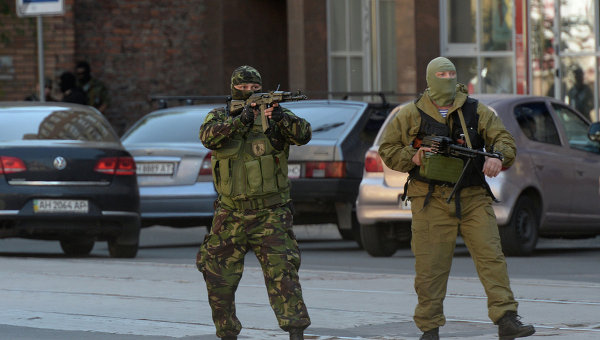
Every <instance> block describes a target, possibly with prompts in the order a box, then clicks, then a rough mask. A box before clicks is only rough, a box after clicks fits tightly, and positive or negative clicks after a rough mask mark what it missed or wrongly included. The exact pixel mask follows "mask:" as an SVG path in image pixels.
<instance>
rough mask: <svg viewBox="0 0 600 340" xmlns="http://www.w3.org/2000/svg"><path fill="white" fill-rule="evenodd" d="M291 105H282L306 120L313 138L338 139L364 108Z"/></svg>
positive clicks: (318, 104)
mask: <svg viewBox="0 0 600 340" xmlns="http://www.w3.org/2000/svg"><path fill="white" fill-rule="evenodd" d="M290 104H292V103H285V104H282V105H283V106H286V107H287V108H288V109H290V110H292V112H293V113H294V114H295V115H296V116H299V117H302V118H304V119H306V120H307V121H308V122H309V123H310V126H311V128H312V135H313V138H318V139H338V138H339V137H340V135H341V134H342V133H343V132H344V131H345V130H346V129H347V128H348V126H349V124H350V123H351V122H352V121H353V120H354V119H355V117H356V115H358V114H359V113H360V112H362V111H363V110H364V109H365V107H364V106H361V105H356V104H352V103H347V104H346V103H342V104H341V105H338V104H329V103H328V102H327V101H323V102H322V103H309V104H306V103H300V102H299V103H295V104H297V105H290Z"/></svg>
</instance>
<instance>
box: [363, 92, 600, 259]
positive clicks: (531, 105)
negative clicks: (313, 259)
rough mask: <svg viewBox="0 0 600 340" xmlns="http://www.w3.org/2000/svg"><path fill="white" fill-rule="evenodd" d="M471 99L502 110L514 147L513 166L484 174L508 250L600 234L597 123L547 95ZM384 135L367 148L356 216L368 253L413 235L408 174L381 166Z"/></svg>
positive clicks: (392, 248) (390, 249) (525, 250)
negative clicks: (544, 240) (540, 240)
mask: <svg viewBox="0 0 600 340" xmlns="http://www.w3.org/2000/svg"><path fill="white" fill-rule="evenodd" d="M474 98H476V99H479V100H480V101H481V102H482V103H484V104H486V105H488V106H490V107H491V108H492V110H494V111H495V112H496V113H497V115H498V116H499V117H500V119H501V120H502V122H503V123H504V125H505V126H506V128H507V129H508V130H509V131H510V133H511V134H512V135H513V136H514V138H515V142H516V145H517V157H516V159H515V163H514V164H513V166H512V167H510V168H509V169H507V170H504V171H502V172H500V174H499V175H498V176H497V177H494V178H487V181H488V183H489V185H490V188H491V189H492V192H493V193H494V195H495V196H496V198H498V200H499V201H500V202H499V203H494V204H493V208H494V212H495V215H496V218H497V221H498V225H499V231H500V237H501V241H502V249H503V251H504V253H505V254H506V255H530V254H531V253H532V252H533V251H534V249H535V246H536V243H537V240H538V237H549V238H553V237H566V238H584V237H594V236H596V235H600V143H599V140H600V132H599V130H600V123H591V122H590V121H589V120H588V118H587V117H586V116H585V115H582V114H581V113H579V112H577V111H575V110H574V109H572V108H571V107H569V106H567V105H566V104H565V103H563V102H560V101H558V100H555V99H553V98H550V97H537V96H525V95H474ZM392 117H393V115H390V118H389V119H388V120H386V122H385V123H384V126H387V125H388V124H389V122H390V121H391V120H392ZM383 129H384V128H382V130H383ZM380 140H381V133H380V134H379V136H378V137H377V139H376V140H375V143H374V144H373V147H372V148H371V149H369V151H368V152H367V153H366V166H365V174H364V177H363V180H362V183H361V185H360V193H359V196H358V199H357V206H358V220H359V221H360V223H361V233H362V234H361V235H362V237H363V239H362V240H363V245H364V248H365V249H366V250H367V252H369V254H371V255H373V256H391V255H392V254H394V253H395V252H396V249H397V248H398V246H400V245H402V244H406V241H407V238H409V237H410V223H411V218H412V215H411V211H410V202H406V203H408V204H406V203H404V202H401V201H400V199H399V198H400V196H401V195H402V193H403V190H404V184H405V183H406V180H407V177H408V174H407V173H401V172H398V171H394V170H391V169H389V168H388V167H387V166H385V164H383V162H382V161H381V159H380V158H379V155H378V153H377V150H378V148H379V144H380Z"/></svg>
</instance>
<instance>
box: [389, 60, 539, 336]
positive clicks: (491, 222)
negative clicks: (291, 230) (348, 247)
mask: <svg viewBox="0 0 600 340" xmlns="http://www.w3.org/2000/svg"><path fill="white" fill-rule="evenodd" d="M426 77H427V78H426V79H427V86H428V88H427V89H426V91H425V92H424V93H423V94H422V95H421V96H420V97H419V98H417V99H416V100H415V101H414V102H413V103H410V104H407V105H406V106H404V107H403V108H402V109H401V110H400V111H399V112H398V114H397V115H396V117H395V118H394V119H393V120H392V121H391V122H390V124H388V125H387V127H386V128H385V130H384V131H383V136H382V140H381V145H380V147H379V154H380V156H381V158H382V160H383V161H384V162H385V164H386V165H387V166H388V167H389V168H391V169H394V170H397V171H401V172H408V173H409V179H408V183H407V186H406V192H405V193H404V194H403V199H405V198H407V199H408V200H410V201H411V209H412V227H411V228H412V241H411V249H412V252H413V254H414V255H415V272H416V275H415V290H416V292H417V295H418V304H417V307H416V308H415V314H414V321H415V323H416V325H417V327H418V328H419V329H420V330H421V331H423V335H422V336H421V339H423V340H435V339H439V327H440V326H443V325H444V324H445V323H446V319H445V317H444V312H443V301H444V297H445V295H446V286H447V283H448V276H449V274H450V267H451V264H452V257H453V255H454V248H455V245H456V236H457V235H458V232H459V226H460V234H461V235H462V237H463V239H464V240H465V243H466V244H467V246H468V249H469V252H470V253H471V257H472V258H473V261H474V262H475V267H476V269H477V272H478V274H479V277H480V280H481V283H482V284H483V286H484V288H485V292H486V294H487V297H488V316H489V318H490V319H491V320H492V321H493V322H494V323H496V324H497V325H498V334H499V337H500V339H513V338H518V337H525V336H529V335H531V334H533V333H534V332H535V329H534V328H533V326H530V325H528V326H525V325H523V324H522V323H521V322H520V321H519V316H518V315H517V302H516V301H515V299H514V297H513V293H512V291H511V288H510V284H509V279H508V272H507V268H506V261H505V258H504V254H503V253H502V247H501V243H500V236H499V233H498V225H497V222H496V217H495V216H494V212H493V208H492V198H493V195H492V193H491V191H490V190H489V186H488V185H487V183H486V181H485V177H484V176H483V175H485V176H488V177H495V176H497V175H498V173H499V172H500V170H501V169H502V168H508V167H509V166H511V165H512V164H513V162H514V160H515V155H516V147H515V142H514V139H513V137H512V136H511V134H510V133H509V132H508V131H507V130H506V128H505V127H504V125H503V124H502V122H501V121H500V119H499V118H498V117H497V116H496V115H495V114H494V113H493V112H492V111H491V110H490V109H489V108H488V107H487V106H485V105H484V104H482V103H480V102H478V101H477V100H475V99H472V98H470V97H469V96H468V95H467V93H466V90H465V89H466V87H465V86H464V85H462V84H457V82H456V68H455V67H454V64H453V63H452V62H451V61H450V60H448V59H447V58H443V57H438V58H435V59H433V60H432V61H431V62H430V63H429V64H428V65H427V75H426ZM460 114H462V116H463V118H464V121H465V124H462V123H461V119H460ZM463 126H465V128H463ZM465 129H466V130H467V131H468V132H467V134H468V136H465V133H464V130H465ZM434 135H435V136H444V137H449V138H451V139H453V140H454V141H455V142H456V143H461V144H462V143H463V140H464V138H463V136H465V137H467V138H466V139H467V145H466V146H468V147H470V148H471V147H472V148H474V149H479V150H483V148H484V147H485V150H488V151H491V150H493V151H494V152H497V153H499V154H500V158H502V160H500V159H498V158H492V157H490V158H487V159H486V158H484V157H483V156H482V157H478V158H476V159H475V160H474V161H473V162H470V164H471V166H470V167H469V168H467V169H465V178H464V179H463V180H462V181H461V182H460V183H459V184H458V185H457V184H456V180H455V179H457V177H458V176H447V177H445V178H448V179H447V180H446V181H443V180H439V179H432V177H433V176H431V175H429V174H428V173H427V172H426V171H423V172H422V171H420V170H421V169H420V168H421V166H422V164H423V162H424V161H425V160H428V159H426V157H425V156H424V155H425V153H426V152H431V151H432V149H431V148H426V147H423V146H421V141H422V140H423V138H424V137H425V136H434ZM438 159H441V160H442V161H446V159H444V158H443V157H442V158H438ZM428 161H429V160H428ZM444 164H445V163H444ZM463 164H466V162H464V160H463ZM441 168H444V167H441ZM444 169H445V168H444ZM458 170H459V173H460V171H461V170H462V168H458ZM447 171H449V170H447ZM455 186H456V189H457V191H456V192H455V194H454V195H453V196H452V198H451V200H450V201H449V202H447V199H448V198H449V197H450V193H451V192H452V191H453V188H454V187H455Z"/></svg>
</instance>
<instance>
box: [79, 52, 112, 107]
mask: <svg viewBox="0 0 600 340" xmlns="http://www.w3.org/2000/svg"><path fill="white" fill-rule="evenodd" d="M75 74H76V75H77V85H79V87H81V89H82V90H83V91H84V92H85V94H86V96H87V100H88V105H90V106H93V107H95V108H96V109H98V111H100V112H102V113H103V114H106V109H107V108H108V105H109V104H110V98H109V96H108V88H107V87H106V86H105V85H104V83H103V82H101V81H100V80H98V79H97V78H94V77H92V73H91V69H90V64H89V63H88V62H87V61H79V62H77V64H76V66H75Z"/></svg>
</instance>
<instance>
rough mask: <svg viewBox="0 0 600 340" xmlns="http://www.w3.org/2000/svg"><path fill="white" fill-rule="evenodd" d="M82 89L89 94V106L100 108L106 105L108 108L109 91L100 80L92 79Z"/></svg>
mask: <svg viewBox="0 0 600 340" xmlns="http://www.w3.org/2000/svg"><path fill="white" fill-rule="evenodd" d="M82 89H83V90H84V91H85V93H86V94H87V97H88V105H90V106H93V107H95V108H99V107H101V106H102V105H104V104H105V105H106V106H108V105H109V104H110V98H109V96H108V89H107V88H106V86H105V85H104V83H102V82H101V81H100V80H98V79H96V78H91V79H90V81H88V82H87V83H86V84H85V85H83V86H82Z"/></svg>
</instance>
